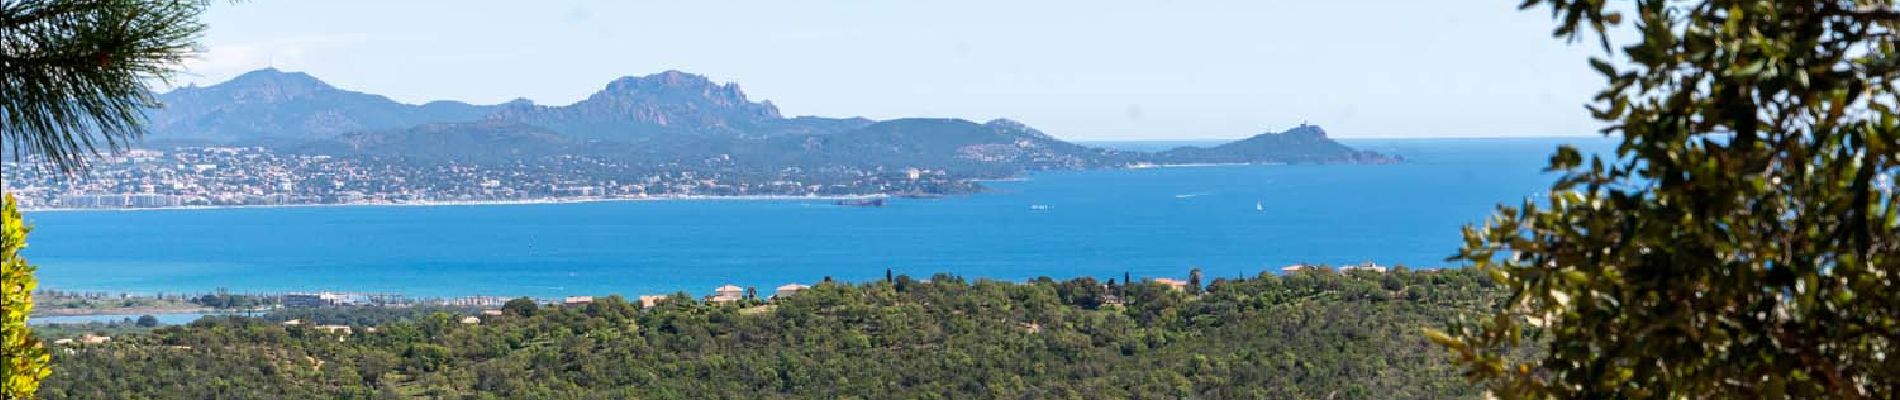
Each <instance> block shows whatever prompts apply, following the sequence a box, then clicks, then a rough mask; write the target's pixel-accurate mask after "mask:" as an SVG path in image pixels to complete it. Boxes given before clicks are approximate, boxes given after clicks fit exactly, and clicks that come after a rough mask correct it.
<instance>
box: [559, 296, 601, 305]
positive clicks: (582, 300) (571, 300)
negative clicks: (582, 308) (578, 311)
mask: <svg viewBox="0 0 1900 400" xmlns="http://www.w3.org/2000/svg"><path fill="white" fill-rule="evenodd" d="M593 302H594V296H567V299H565V300H561V304H565V305H570V306H578V305H582V304H590V303H593Z"/></svg>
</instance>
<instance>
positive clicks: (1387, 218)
mask: <svg viewBox="0 0 1900 400" xmlns="http://www.w3.org/2000/svg"><path fill="white" fill-rule="evenodd" d="M1348 143H1349V144H1351V145H1354V146H1357V147H1360V148H1365V149H1371V150H1377V151H1382V152H1391V153H1397V154H1401V155H1404V156H1405V157H1407V158H1409V162H1407V163H1405V164H1401V165H1366V166H1226V167H1190V168H1155V169H1139V170H1111V171H1072V172H1052V173H1040V174H1035V175H1032V176H1030V177H1028V179H1026V180H1022V181H1008V182H992V183H990V184H989V186H991V187H993V188H994V189H995V190H994V191H993V192H990V193H983V194H978V195H970V196H955V197H949V198H944V199H935V200H898V201H894V202H892V203H891V204H890V205H889V206H887V207H882V208H860V207H840V206H833V205H830V204H829V203H828V202H825V201H738V200H708V201H641V202H604V203H581V204H548V205H485V206H436V207H299V208H254V209H217V210H153V211H88V212H33V213H29V214H28V219H29V220H30V222H31V223H33V224H35V225H36V226H37V229H35V230H34V232H33V236H32V237H31V247H30V248H29V249H28V250H27V251H26V254H27V256H28V257H30V259H31V260H33V261H34V262H35V264H38V265H40V274H41V278H42V285H43V287H45V288H51V289H66V290H106V291H133V292H157V291H167V292H178V291H192V292H198V291H209V290H212V289H214V288H218V287H226V288H231V289H232V290H234V291H284V290H348V291H392V292H403V293H406V294H410V295H417V296H463V295H477V294H480V295H509V296H515V295H526V296H538V297H540V296H561V295H579V294H611V293H619V294H626V295H633V294H644V293H671V292H676V291H687V292H692V293H705V292H709V291H710V290H711V289H712V288H713V287H714V286H717V285H721V284H726V283H734V284H739V285H744V286H756V287H759V288H760V289H761V291H767V292H769V291H770V288H771V287H774V286H777V285H781V284H785V283H789V282H804V283H810V282H813V281H817V280H820V279H822V278H823V277H826V276H830V277H834V278H836V279H842V280H853V281H862V280H872V279H882V277H883V275H884V271H885V269H886V268H890V269H894V270H896V272H898V273H901V274H911V275H914V276H928V275H930V274H933V273H936V272H950V273H955V274H960V275H965V276H970V277H988V278H1000V279H1011V280H1018V279H1027V278H1033V277H1038V276H1051V277H1057V278H1066V277H1075V276H1096V277H1100V278H1104V279H1106V278H1109V277H1119V276H1120V275H1122V273H1124V272H1127V273H1131V274H1133V275H1135V276H1138V277H1158V276H1173V277H1184V276H1186V274H1187V271H1188V269H1189V268H1192V267H1196V266H1198V267H1201V268H1203V269H1204V270H1205V271H1206V272H1207V273H1208V274H1209V275H1210V276H1236V275H1251V274H1255V273H1258V272H1259V271H1261V270H1263V269H1272V270H1277V269H1278V268H1279V267H1281V266H1285V265H1288V264H1293V263H1302V262H1305V263H1330V264H1340V263H1359V262H1364V261H1374V262H1378V263H1380V264H1388V265H1389V264H1405V265H1410V266H1416V267H1441V266H1451V265H1447V264H1446V262H1445V261H1444V259H1445V258H1446V257H1447V256H1449V255H1451V254H1452V253H1453V251H1454V250H1455V249H1456V248H1457V246H1458V244H1459V243H1460V238H1459V228H1460V226H1462V225H1464V224H1467V223H1472V222H1478V221H1482V220H1483V218H1485V217H1486V216H1488V215H1489V214H1490V212H1491V210H1492V208H1493V206H1494V205H1495V204H1497V203H1500V202H1517V201H1520V200H1522V199H1523V198H1524V197H1525V196H1528V195H1532V194H1535V193H1540V192H1541V191H1542V189H1543V188H1545V187H1547V186H1548V182H1549V181H1550V180H1551V179H1552V178H1553V177H1552V176H1549V175H1545V174H1541V173H1539V172H1538V171H1539V170H1540V169H1541V167H1542V166H1543V163H1544V161H1545V160H1546V158H1547V155H1548V154H1549V153H1550V151H1551V149H1553V148H1554V146H1556V145H1557V144H1559V143H1575V144H1579V145H1581V146H1583V147H1585V148H1586V149H1605V148H1607V147H1608V146H1609V145H1610V143H1609V142H1608V141H1606V140H1603V139H1596V138H1573V139H1483V140H1477V139H1473V140H1449V139H1433V140H1353V141H1349V142H1348ZM1152 145H1153V144H1152V143H1147V144H1143V143H1135V144H1119V146H1134V147H1140V146H1152ZM1170 145H1173V144H1172V143H1171V144H1170ZM1256 205H1258V206H1259V207H1261V208H1264V211H1258V210H1256Z"/></svg>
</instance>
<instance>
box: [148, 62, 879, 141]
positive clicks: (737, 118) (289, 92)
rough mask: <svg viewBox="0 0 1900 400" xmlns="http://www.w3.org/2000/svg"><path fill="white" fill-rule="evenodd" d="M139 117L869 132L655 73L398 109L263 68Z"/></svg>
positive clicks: (176, 95)
mask: <svg viewBox="0 0 1900 400" xmlns="http://www.w3.org/2000/svg"><path fill="white" fill-rule="evenodd" d="M158 98H159V101H160V102H161V103H163V104H164V105H165V106H164V107H162V108H159V109H154V110H151V111H149V112H147V113H146V114H147V117H148V118H150V121H151V126H150V129H151V132H152V136H154V137H156V138H161V139H169V140H211V141H238V140H254V139H265V138H279V139H282V138H294V139H305V140H316V139H328V138H332V137H335V136H338V135H341V134H344V133H350V132H358V131H377V130H390V129H402V128H407V127H412V126H416V125H423V124H432V123H449V122H471V121H476V120H484V119H487V120H501V121H513V122H521V123H526V124H530V125H536V126H542V127H546V128H549V129H553V130H556V131H559V132H562V133H565V134H568V135H573V136H575V137H581V138H595V139H607V140H620V141H637V140H642V139H646V138H648V137H651V136H654V135H663V134H715V135H717V134H728V135H740V136H761V137H763V136H772V135H776V134H803V133H834V132H840V131H844V130H850V129H855V128H859V127H863V126H865V125H870V124H871V123H872V122H874V121H871V120H867V119H863V118H843V119H838V118H819V117H798V118H784V117H783V116H780V115H779V111H778V107H776V106H773V105H772V103H771V102H769V101H763V102H753V101H751V100H749V99H747V98H746V95H745V92H744V91H742V90H740V88H739V86H738V84H733V83H726V84H717V83H713V82H712V81H711V80H708V79H706V77H704V76H700V75H695V74H689V73H685V72H680V71H665V72H661V73H657V74H652V75H647V76H640V77H623V78H619V79H615V80H614V81H612V82H610V83H608V84H607V86H606V87H605V88H603V89H602V90H600V91H599V92H595V93H594V94H593V95H591V96H588V97H587V98H586V99H583V100H581V101H579V102H575V103H574V104H569V105H564V106H544V105H536V104H534V103H533V102H530V101H527V100H516V101H511V102H508V103H503V104H496V105H474V104H468V103H463V102H456V101H434V102H429V103H425V104H421V105H413V104H404V103H400V102H396V101H394V100H390V99H389V98H387V97H383V96H378V95H373V94H367V93H362V92H355V91H349V90H343V89H338V88H336V87H334V86H331V85H329V84H327V83H324V82H323V81H321V80H318V79H317V78H315V77H312V76H310V75H309V74H305V73H301V72H285V71H280V70H277V69H273V68H266V69H261V70H257V71H252V72H248V73H245V74H243V75H239V76H237V77H236V78H232V79H231V80H229V81H225V82H222V83H218V84H215V85H211V86H204V87H197V86H192V87H184V88H179V89H177V90H173V91H171V92H167V93H163V94H160V95H159V96H158Z"/></svg>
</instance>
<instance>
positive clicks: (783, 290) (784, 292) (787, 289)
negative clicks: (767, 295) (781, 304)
mask: <svg viewBox="0 0 1900 400" xmlns="http://www.w3.org/2000/svg"><path fill="white" fill-rule="evenodd" d="M805 289H811V285H800V284H796V283H788V284H785V285H784V286H779V287H778V291H776V292H774V293H772V298H775V299H776V298H784V297H785V296H791V295H792V294H795V293H798V291H800V290H805Z"/></svg>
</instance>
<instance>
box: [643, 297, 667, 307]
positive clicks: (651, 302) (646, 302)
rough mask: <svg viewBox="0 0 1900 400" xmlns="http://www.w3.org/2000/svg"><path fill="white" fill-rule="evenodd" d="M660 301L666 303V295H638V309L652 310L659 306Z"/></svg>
mask: <svg viewBox="0 0 1900 400" xmlns="http://www.w3.org/2000/svg"><path fill="white" fill-rule="evenodd" d="M662 301H666V295H659V294H643V295H640V308H653V306H657V305H660V302H662Z"/></svg>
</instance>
